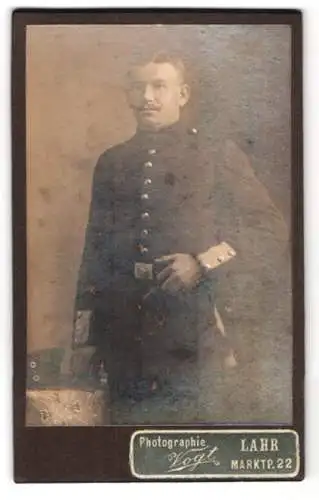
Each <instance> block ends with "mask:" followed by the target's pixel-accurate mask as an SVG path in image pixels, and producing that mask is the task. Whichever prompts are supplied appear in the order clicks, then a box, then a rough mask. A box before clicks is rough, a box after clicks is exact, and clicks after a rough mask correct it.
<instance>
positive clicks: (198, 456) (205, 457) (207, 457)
mask: <svg viewBox="0 0 319 500" xmlns="http://www.w3.org/2000/svg"><path fill="white" fill-rule="evenodd" d="M217 451H218V446H214V447H211V446H208V445H207V446H204V447H201V448H190V449H188V450H186V451H181V452H176V451H173V452H172V453H169V455H167V459H168V461H169V462H170V464H169V466H168V468H167V471H168V472H179V471H183V470H188V471H189V472H194V471H195V470H196V469H197V468H198V467H199V466H200V465H204V464H211V465H213V466H218V465H220V462H219V461H218V459H217V457H216V452H217Z"/></svg>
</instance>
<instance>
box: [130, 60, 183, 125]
mask: <svg viewBox="0 0 319 500" xmlns="http://www.w3.org/2000/svg"><path fill="white" fill-rule="evenodd" d="M188 98H189V89H188V86H187V85H186V84H185V83H183V81H182V77H181V74H180V72H179V71H178V69H176V68H175V67H174V66H173V65H172V64H170V63H154V62H150V63H148V64H146V65H145V66H140V67H137V68H135V69H134V71H132V73H131V75H130V78H129V86H128V101H129V105H130V106H131V108H132V109H133V112H134V114H135V117H136V120H137V123H138V127H139V128H141V129H146V130H147V129H149V130H159V129H161V128H163V127H167V126H169V125H171V124H173V123H175V122H176V121H178V120H179V117H180V109H181V108H182V107H183V106H184V105H185V104H186V103H187V101H188Z"/></svg>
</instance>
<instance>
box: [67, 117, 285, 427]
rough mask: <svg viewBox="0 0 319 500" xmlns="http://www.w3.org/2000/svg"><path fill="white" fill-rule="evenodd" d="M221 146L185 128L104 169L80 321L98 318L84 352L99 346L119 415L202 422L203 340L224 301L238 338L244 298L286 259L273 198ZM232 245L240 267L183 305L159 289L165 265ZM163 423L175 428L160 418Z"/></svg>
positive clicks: (182, 297) (127, 150) (82, 281)
mask: <svg viewBox="0 0 319 500" xmlns="http://www.w3.org/2000/svg"><path fill="white" fill-rule="evenodd" d="M221 146H222V144H217V142H216V143H214V142H213V141H211V140H210V141H207V139H206V140H205V139H204V138H201V137H200V134H199V133H198V132H197V130H196V129H188V128H186V127H185V126H184V125H183V124H182V123H178V124H175V125H173V126H171V127H169V128H167V129H165V130H162V131H160V132H142V131H138V132H137V133H136V135H135V136H134V137H133V138H132V139H130V140H129V141H127V142H125V143H124V144H120V145H118V146H116V147H113V148H111V149H110V150H108V151H106V152H105V153H104V154H102V155H101V157H100V158H99V161H98V164H97V166H96V170H95V173H94V179H93V192H92V202H91V208H90V215H89V222H88V226H87V232H86V241H85V248H84V252H83V259H82V265H81V269H80V273H79V281H78V289H77V298H76V307H75V309H76V314H77V315H80V317H81V315H83V314H84V315H87V314H88V311H89V316H87V317H89V330H88V331H87V333H88V335H84V337H83V330H82V331H81V329H80V330H78V333H77V329H75V337H74V342H75V345H76V346H78V345H87V344H89V345H90V344H93V345H96V346H97V352H98V353H99V355H100V357H101V359H103V360H104V364H105V367H106V370H107V373H108V384H109V388H110V394H111V402H112V403H111V404H113V405H115V404H116V402H117V401H121V402H123V401H126V402H128V401H131V402H132V401H133V402H136V401H141V400H143V401H151V400H152V398H153V400H154V398H159V399H158V401H161V400H162V401H163V402H164V401H165V403H163V404H166V405H167V404H173V405H174V404H175V403H176V401H177V402H178V401H180V402H182V405H183V404H186V406H187V405H189V403H190V402H191V406H192V412H191V413H192V415H190V414H188V415H186V414H185V416H184V417H183V416H182V415H181V414H179V415H178V416H177V417H176V416H175V417H176V421H177V422H179V421H184V420H185V419H186V421H188V420H189V421H194V420H197V419H199V420H200V418H201V416H200V414H199V413H198V408H197V396H198V391H199V389H198V388H199V380H198V377H199V375H198V373H199V372H198V368H199V352H200V349H199V348H200V339H201V336H202V335H203V334H204V333H205V332H207V330H209V329H210V328H211V325H212V323H213V318H214V313H213V311H214V305H215V303H216V300H217V302H218V297H217V299H216V294H218V291H219V295H220V297H221V302H220V309H221V310H223V311H224V313H225V314H226V316H229V318H228V319H227V318H226V326H227V321H228V322H229V323H230V324H234V321H235V320H237V321H238V320H240V315H241V314H243V310H244V308H245V305H246V304H247V300H248V301H249V297H251V293H250V294H249V296H247V297H245V300H244V301H243V297H242V294H245V295H246V291H247V289H249V288H251V285H250V282H251V281H252V280H251V277H252V274H251V273H252V272H253V270H254V269H258V268H259V267H260V268H262V269H263V272H264V273H266V274H268V273H269V272H270V269H271V266H269V265H267V262H268V260H267V262H266V263H265V259H264V258H263V253H264V250H265V248H267V251H268V252H271V259H270V261H272V260H273V259H274V258H276V257H277V255H278V252H280V251H281V250H282V244H283V243H284V240H285V232H284V231H283V230H282V220H281V218H280V216H279V214H278V213H277V211H276V210H275V208H274V206H273V205H272V203H271V201H270V200H269V198H268V195H266V193H265V190H264V188H263V187H262V186H261V185H260V183H259V182H258V181H257V179H256V177H255V176H254V173H253V171H252V169H251V167H250V166H249V165H248V164H247V165H246V164H245V161H244V160H243V159H241V158H240V156H239V157H238V156H236V155H237V150H236V147H235V145H233V143H228V146H227V147H226V149H223V147H221ZM234 153H235V155H234ZM234 158H236V163H235V164H234ZM238 190H239V192H240V194H239V196H238V195H237V194H236V193H237V192H238ZM256 190H257V191H256ZM222 241H226V242H227V243H228V244H229V245H231V248H234V249H235V252H236V257H235V258H234V259H232V261H231V262H229V263H226V264H224V265H222V264H223V261H224V260H226V261H227V260H229V259H231V258H232V257H233V256H234V254H235V252H233V253H232V251H231V252H230V253H229V255H221V256H220V257H218V258H217V262H216V263H214V265H213V266H212V267H213V268H215V267H216V268H217V266H219V267H218V270H217V269H216V270H213V272H208V273H206V274H205V276H203V278H202V279H201V280H200V281H199V282H198V283H197V284H196V285H195V286H194V287H193V288H192V289H191V290H189V291H183V292H179V293H178V294H176V295H172V294H170V293H168V292H164V291H162V290H161V289H160V288H159V287H158V286H157V285H156V281H155V280H154V275H155V273H156V272H158V271H159V270H160V269H161V266H160V265H159V264H154V259H156V258H158V257H161V256H163V255H170V254H175V253H184V254H185V253H186V254H192V255H197V254H199V253H201V252H204V251H206V250H208V249H209V248H210V247H213V246H215V245H218V244H220V243H221V242H222ZM252 256H253V257H254V259H252ZM262 259H263V262H262ZM258 262H259V264H258ZM238 263H239V264H238ZM234 264H236V267H234ZM247 278H248V279H247ZM217 282H219V285H218V286H217ZM251 291H253V290H251ZM253 293H254V291H253ZM226 298H227V304H226V305H225V304H224V303H223V302H222V301H223V300H224V299H226ZM243 304H244V306H243ZM236 311H237V312H236ZM230 313H231V314H230ZM236 314H237V317H236ZM251 315H253V313H251ZM78 317H79V316H78ZM79 332H80V333H79ZM167 397H169V398H171V399H165V398H167ZM161 398H162V399H161ZM174 402H175V403H174ZM127 404H128V403H127ZM150 404H151V403H150ZM146 407H147V404H146ZM160 407H161V405H160V404H159V406H158V408H160ZM182 407H183V406H178V408H179V410H178V411H179V412H180V411H183V410H181V408H182ZM125 418H126V420H127V419H128V417H125ZM154 418H155V419H157V420H156V421H158V423H166V422H165V418H166V417H165V416H161V414H160V412H159V414H158V415H157V416H155V417H150V422H151V421H152V419H154ZM163 419H164V421H163ZM113 420H114V419H113ZM115 420H116V421H118V422H121V421H123V420H121V418H120V417H119V416H118V417H115ZM144 421H145V419H144ZM146 421H147V419H146Z"/></svg>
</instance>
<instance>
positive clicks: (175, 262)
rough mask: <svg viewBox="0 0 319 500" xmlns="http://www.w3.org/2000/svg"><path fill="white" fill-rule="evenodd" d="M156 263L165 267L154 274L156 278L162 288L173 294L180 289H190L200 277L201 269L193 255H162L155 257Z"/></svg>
mask: <svg viewBox="0 0 319 500" xmlns="http://www.w3.org/2000/svg"><path fill="white" fill-rule="evenodd" d="M155 263H156V264H164V265H165V267H164V269H162V270H161V271H160V272H158V273H157V274H156V280H157V282H158V283H159V284H160V286H161V288H162V290H165V291H167V292H169V293H172V294H175V293H177V292H179V291H181V290H190V289H191V288H193V287H194V286H195V285H196V284H197V283H198V280H199V279H200V277H201V274H202V272H201V269H200V266H199V265H198V263H197V262H196V260H195V259H194V257H192V256H191V255H189V254H185V253H176V254H172V255H164V256H162V257H160V258H158V259H155Z"/></svg>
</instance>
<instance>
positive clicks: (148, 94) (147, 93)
mask: <svg viewBox="0 0 319 500" xmlns="http://www.w3.org/2000/svg"><path fill="white" fill-rule="evenodd" d="M143 97H144V100H145V101H147V102H150V101H153V100H154V92H153V87H152V85H145V88H144V96H143Z"/></svg>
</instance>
